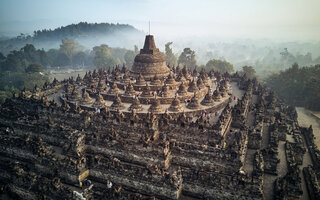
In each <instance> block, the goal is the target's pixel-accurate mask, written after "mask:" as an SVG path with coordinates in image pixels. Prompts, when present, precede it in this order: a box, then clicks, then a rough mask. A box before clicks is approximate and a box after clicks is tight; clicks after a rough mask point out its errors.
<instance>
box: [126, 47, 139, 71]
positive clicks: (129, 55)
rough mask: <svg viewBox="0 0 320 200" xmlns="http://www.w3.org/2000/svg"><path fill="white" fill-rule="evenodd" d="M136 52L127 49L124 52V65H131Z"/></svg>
mask: <svg viewBox="0 0 320 200" xmlns="http://www.w3.org/2000/svg"><path fill="white" fill-rule="evenodd" d="M136 55H137V54H136V53H135V52H134V51H131V50H128V51H127V52H126V54H124V60H125V61H126V65H127V66H128V67H131V66H132V65H133V62H134V58H135V57H136Z"/></svg>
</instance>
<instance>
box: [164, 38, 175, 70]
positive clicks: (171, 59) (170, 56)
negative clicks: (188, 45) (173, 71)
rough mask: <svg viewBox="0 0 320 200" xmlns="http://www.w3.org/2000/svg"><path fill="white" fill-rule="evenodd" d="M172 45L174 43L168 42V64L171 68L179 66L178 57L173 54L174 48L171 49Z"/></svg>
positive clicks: (166, 47) (166, 46)
mask: <svg viewBox="0 0 320 200" xmlns="http://www.w3.org/2000/svg"><path fill="white" fill-rule="evenodd" d="M170 45H172V42H168V43H166V44H165V51H166V60H167V64H168V65H170V66H176V65H177V57H176V55H174V54H173V52H172V48H171V47H170Z"/></svg>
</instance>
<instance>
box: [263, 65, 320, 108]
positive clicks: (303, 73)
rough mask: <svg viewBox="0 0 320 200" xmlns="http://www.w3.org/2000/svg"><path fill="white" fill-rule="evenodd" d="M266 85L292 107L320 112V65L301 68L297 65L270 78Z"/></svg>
mask: <svg viewBox="0 0 320 200" xmlns="http://www.w3.org/2000/svg"><path fill="white" fill-rule="evenodd" d="M266 85H267V86H268V87H270V88H271V89H272V90H273V91H275V93H276V94H277V95H278V96H279V97H281V98H283V99H285V100H286V101H287V102H288V103H290V104H292V105H296V106H303V107H306V108H309V109H312V110H318V111H319V110H320V101H319V100H320V65H314V66H310V67H302V68H300V67H299V65H298V64H297V63H295V64H293V65H292V67H290V68H289V69H286V70H285V71H281V72H280V73H279V74H273V75H272V76H270V77H269V78H268V79H267V80H266Z"/></svg>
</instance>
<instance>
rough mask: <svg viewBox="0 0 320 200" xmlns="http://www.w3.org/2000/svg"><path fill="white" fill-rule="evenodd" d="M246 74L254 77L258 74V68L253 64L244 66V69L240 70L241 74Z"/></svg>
mask: <svg viewBox="0 0 320 200" xmlns="http://www.w3.org/2000/svg"><path fill="white" fill-rule="evenodd" d="M244 74H245V75H246V77H248V78H250V79H253V78H255V77H256V76H257V75H256V70H255V69H254V68H253V67H252V66H243V67H242V70H241V71H240V75H244Z"/></svg>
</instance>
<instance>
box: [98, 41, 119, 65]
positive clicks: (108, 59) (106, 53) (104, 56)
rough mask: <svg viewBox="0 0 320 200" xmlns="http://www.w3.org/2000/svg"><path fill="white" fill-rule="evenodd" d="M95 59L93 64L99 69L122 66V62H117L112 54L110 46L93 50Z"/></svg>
mask: <svg viewBox="0 0 320 200" xmlns="http://www.w3.org/2000/svg"><path fill="white" fill-rule="evenodd" d="M93 52H94V59H93V63H94V65H95V66H96V67H97V68H109V67H112V66H115V65H117V64H120V61H117V60H116V59H115V58H113V57H112V56H111V54H110V48H109V47H108V45H105V44H103V45H100V46H97V47H94V48H93Z"/></svg>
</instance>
